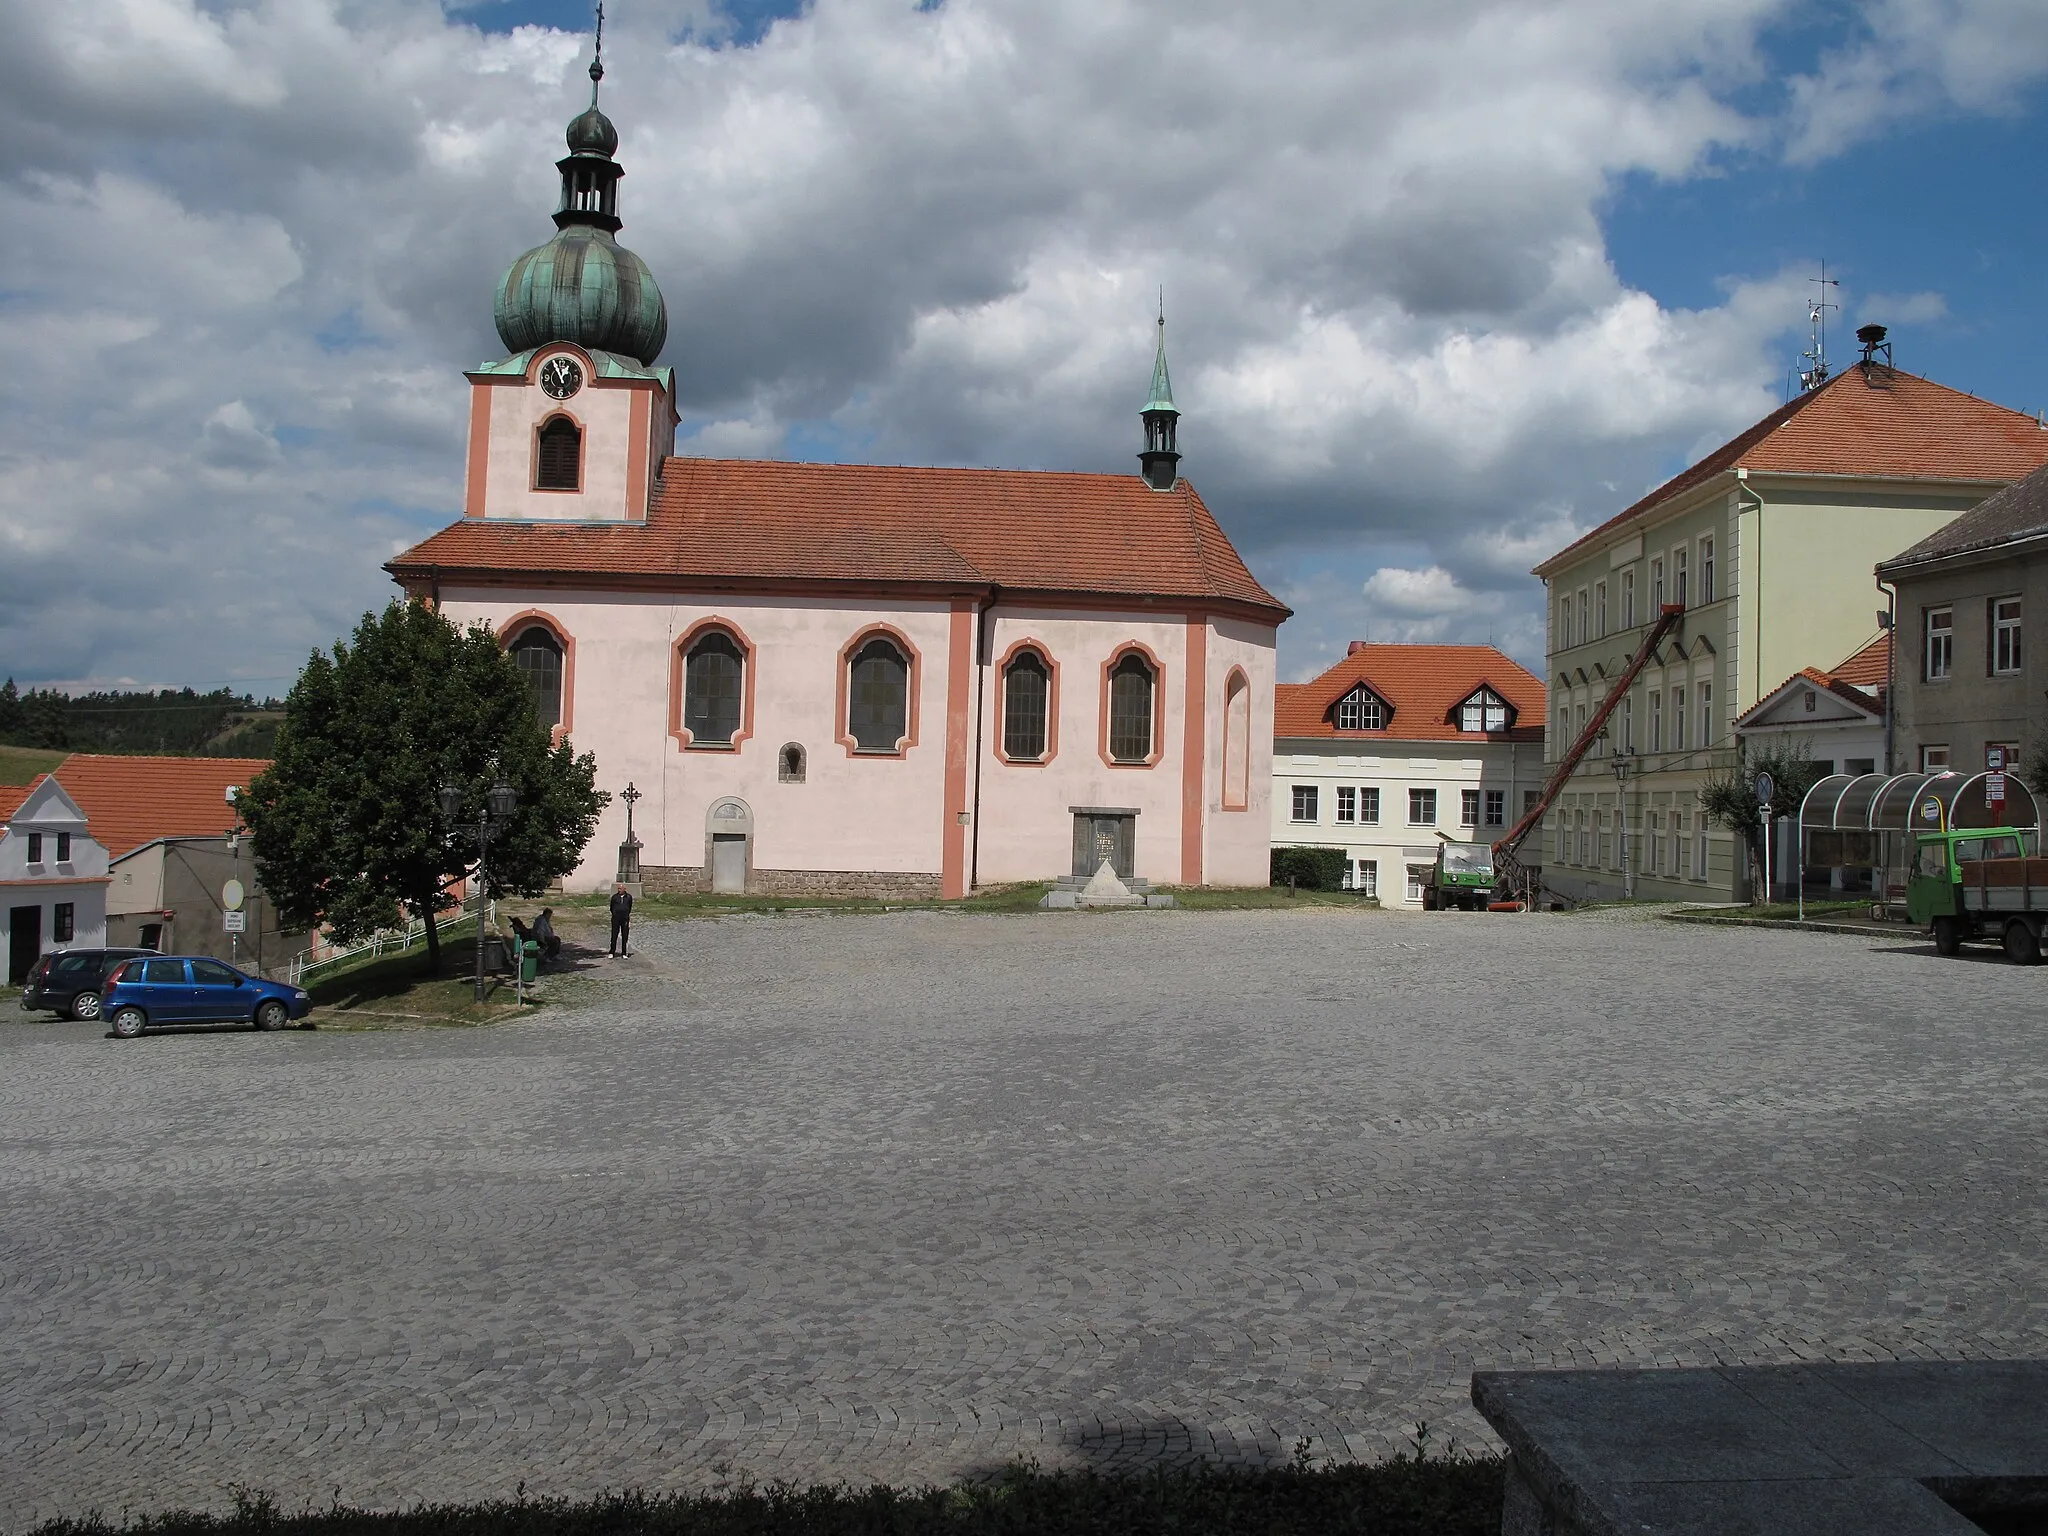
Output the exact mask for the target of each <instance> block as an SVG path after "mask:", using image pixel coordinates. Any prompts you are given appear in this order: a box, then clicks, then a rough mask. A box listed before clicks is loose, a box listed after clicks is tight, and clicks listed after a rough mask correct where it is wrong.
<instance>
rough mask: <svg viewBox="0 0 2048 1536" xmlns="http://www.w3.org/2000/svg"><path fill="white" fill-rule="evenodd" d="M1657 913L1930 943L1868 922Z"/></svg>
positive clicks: (1911, 932) (1678, 919)
mask: <svg viewBox="0 0 2048 1536" xmlns="http://www.w3.org/2000/svg"><path fill="white" fill-rule="evenodd" d="M1659 916H1661V917H1662V918H1663V919H1664V921H1666V922H1667V923H1706V924H1710V925H1712V926H1713V927H1716V928H1789V929H1792V930H1794V931H1797V932H1802V933H1839V934H1843V935H1846V936H1848V937H1851V938H1860V939H1891V940H1893V941H1895V942H1897V943H1901V944H1925V943H1931V942H1932V940H1930V939H1929V938H1928V937H1927V935H1926V934H1924V933H1922V932H1921V931H1920V930H1919V929H1917V928H1904V929H1884V928H1878V927H1875V926H1873V925H1871V924H1869V923H1862V924H1858V923H1831V922H1828V921H1827V920H1826V919H1824V918H1808V919H1807V920H1806V921H1805V922H1801V921H1800V920H1799V919H1798V918H1796V917H1719V916H1716V915H1714V914H1712V913H1708V912H1664V913H1660V914H1659Z"/></svg>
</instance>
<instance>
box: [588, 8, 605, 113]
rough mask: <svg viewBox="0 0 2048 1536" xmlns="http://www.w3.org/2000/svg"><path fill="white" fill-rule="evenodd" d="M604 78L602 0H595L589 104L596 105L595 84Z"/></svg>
mask: <svg viewBox="0 0 2048 1536" xmlns="http://www.w3.org/2000/svg"><path fill="white" fill-rule="evenodd" d="M602 79H604V0H597V43H596V46H595V47H594V48H593V49H592V50H591V54H590V104H591V105H592V106H593V107H594V106H596V105H597V85H598V82H599V81H600V80H602Z"/></svg>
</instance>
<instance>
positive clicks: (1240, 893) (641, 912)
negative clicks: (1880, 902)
mask: <svg viewBox="0 0 2048 1536" xmlns="http://www.w3.org/2000/svg"><path fill="white" fill-rule="evenodd" d="M1048 884H1049V882H1047V881H1033V882H1031V883H1028V884H1024V885H1004V886H994V887H991V888H990V889H988V890H984V891H977V892H976V893H975V894H974V895H972V896H969V897H967V898H966V899H965V900H962V901H881V900H875V899H870V898H866V897H829V896H810V897H799V896H728V895H719V896H714V895H709V894H699V895H690V896H642V897H640V898H639V899H638V900H636V901H635V902H634V903H633V920H634V921H635V922H644V921H648V920H651V919H655V918H690V917H722V916H725V915H727V914H729V913H734V912H769V913H773V912H846V913H861V912H1036V911H1038V910H1040V909H1039V905H1038V904H1039V902H1040V900H1041V899H1043V897H1044V896H1045V892H1046V889H1047V886H1048ZM1154 889H1155V890H1164V891H1167V892H1169V893H1170V894H1171V895H1172V897H1173V899H1174V901H1175V903H1176V904H1177V905H1179V906H1183V907H1192V908H1198V909H1201V910H1223V909H1237V908H1260V909H1264V908H1276V907H1278V908H1285V907H1361V908H1362V907H1364V905H1365V903H1364V902H1363V901H1362V900H1361V899H1360V898H1359V897H1357V896H1355V895H1353V894H1352V893H1351V892H1349V891H1302V892H1300V893H1299V894H1297V895H1294V896H1290V895H1288V894H1287V890H1286V888H1285V887H1284V886H1248V887H1245V888H1243V889H1231V890H1223V889H1218V890H1204V889H1198V888H1193V887H1188V886H1178V885H1176V886H1155V887H1154ZM609 899H610V898H609V897H608V896H605V895H592V896H550V897H548V898H547V899H546V900H545V901H522V902H518V903H516V904H512V905H513V906H514V907H515V908H516V910H517V911H518V913H519V916H520V917H521V919H522V920H524V919H527V918H530V917H531V916H532V915H533V913H535V912H537V911H539V910H540V909H541V908H542V907H544V906H545V907H551V908H552V909H553V910H554V914H555V921H556V924H557V926H560V925H561V924H563V923H565V922H574V923H578V924H584V923H588V924H592V925H595V926H598V927H600V928H602V927H605V926H606V925H607V924H608V922H609V918H608V915H607V911H606V906H605V904H606V902H607V901H608V900H609Z"/></svg>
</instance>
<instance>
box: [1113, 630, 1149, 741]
mask: <svg viewBox="0 0 2048 1536" xmlns="http://www.w3.org/2000/svg"><path fill="white" fill-rule="evenodd" d="M1154 681H1155V679H1154V677H1153V673H1152V667H1151V664H1150V663H1148V662H1147V661H1146V660H1145V658H1144V657H1143V656H1141V655H1139V654H1138V653H1137V652H1136V651H1126V652H1125V653H1124V654H1123V656H1122V657H1120V658H1119V659H1118V661H1117V664H1116V665H1115V666H1114V667H1112V668H1110V671H1109V755H1110V757H1111V758H1112V759H1113V760H1114V761H1116V762H1119V763H1142V762H1144V761H1146V760H1147V759H1148V758H1150V757H1151V756H1152V691H1153V683H1154Z"/></svg>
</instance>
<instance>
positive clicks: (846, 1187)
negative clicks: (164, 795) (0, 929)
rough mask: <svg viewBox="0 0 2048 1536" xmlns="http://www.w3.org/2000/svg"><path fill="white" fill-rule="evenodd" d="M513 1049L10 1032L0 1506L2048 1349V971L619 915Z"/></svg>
mask: <svg viewBox="0 0 2048 1536" xmlns="http://www.w3.org/2000/svg"><path fill="white" fill-rule="evenodd" d="M638 938H639V944H640V946H641V947H640V948H639V950H638V952H637V954H636V956H635V958H633V959H632V960H629V961H622V962H617V963H613V962H609V961H605V960H603V959H602V958H600V959H599V960H598V961H597V962H596V963H595V965H594V966H593V968H592V969H591V970H590V971H589V972H588V973H587V974H585V975H582V976H579V977H577V978H574V979H571V980H568V981H565V982H558V983H555V985H556V987H557V989H558V996H559V999H560V1000H559V1002H558V1003H557V1005H555V1006H551V1007H549V1008H548V1009H546V1010H544V1011H543V1012H542V1013H540V1014H539V1015H537V1016H535V1017H534V1018H532V1019H529V1020H523V1021H519V1022H515V1023H511V1024H506V1025H500V1026H494V1027H490V1028H485V1029H438V1028H422V1029H392V1030H388V1031H356V1032H343V1031H336V1030H327V1031H321V1032H315V1033H299V1032H288V1033H285V1034H281V1035H255V1034H244V1033H207V1034H193V1035H183V1036H161V1037H154V1036H153V1037H146V1038H144V1039H142V1040H139V1041H135V1042H128V1043H124V1042H117V1041H114V1040H112V1039H109V1038H107V1037H106V1036H105V1035H104V1033H103V1030H102V1029H101V1028H99V1027H95V1026H87V1025H80V1024H70V1023H64V1024H58V1023H52V1022H29V1021H27V1018H26V1016H25V1015H24V1016H18V1017H19V1018H20V1020H21V1021H20V1022H17V1021H16V1017H15V1016H10V1017H9V1018H8V1019H7V1020H6V1021H5V1022H4V1023H0V1527H4V1528H6V1529H10V1530H11V1529H17V1528H19V1527H21V1526H23V1525H25V1524H27V1523H28V1522H30V1521H33V1520H35V1519H38V1518H41V1517H44V1516H48V1515H52V1514H55V1513H59V1512H65V1513H77V1512H82V1511H84V1510H86V1509H88V1508H92V1507H99V1508H101V1509H103V1510H106V1511H108V1512H109V1513H117V1512H118V1511H120V1510H121V1509H123V1508H124V1507H132V1508H135V1509H144V1508H158V1507H162V1506H165V1505H168V1504H174V1503H184V1504H193V1505H207V1506H220V1505H222V1504H224V1503H225V1502H226V1500H227V1493H226V1489H227V1487H228V1485H230V1484H236V1483H240V1484H249V1485H254V1486H257V1487H262V1488H268V1489H272V1490H275V1491H277V1492H278V1493H279V1494H280V1495H281V1496H283V1498H285V1499H286V1500H287V1501H289V1502H292V1503H294V1504H295V1503H297V1502H298V1501H300V1500H302V1499H305V1498H311V1499H313V1500H315V1501H316V1502H318V1503H321V1504H324V1503H325V1502H326V1501H327V1499H328V1498H329V1496H330V1495H331V1494H332V1493H333V1492H334V1491H335V1490H336V1489H338V1490H339V1492H340V1496H341V1497H342V1498H343V1499H345V1500H354V1501H360V1502H364V1503H369V1504H381V1505H391V1504H397V1503H401V1502H407V1501H411V1500H414V1499H420V1498H426V1499H458V1498H460V1499H468V1498H474V1497H478V1496H485V1495H492V1494H509V1493H510V1492H511V1491H512V1490H513V1489H514V1488H515V1487H516V1486H517V1485H519V1484H520V1483H522V1482H524V1483H525V1484H526V1485H527V1487H528V1488H529V1490H530V1491H545V1492H559V1493H566V1494H576V1493H586V1492H591V1491H595V1490H598V1489H601V1488H607V1487H609V1488H618V1487H622V1486H626V1485H640V1486H648V1487H663V1486H676V1485H681V1484H690V1483H703V1482H708V1481H711V1480H714V1479H715V1478H717V1477H719V1476H721V1475H733V1474H737V1473H739V1472H742V1471H744V1472H747V1473H751V1474H753V1475H754V1476H756V1477H758V1478H772V1477H785V1478H792V1479H802V1480H809V1479H819V1478H824V1479H833V1478H846V1479H852V1480H864V1479H869V1478H880V1479H890V1480H903V1479H924V1478H931V1479H947V1478H951V1477H954V1476H957V1475H961V1474H968V1473H973V1472H976V1471H978V1470H982V1469H987V1468H990V1467H993V1466H997V1465H1000V1464H1001V1463H1003V1462H1005V1461H1007V1460H1010V1459H1012V1458H1016V1457H1035V1458H1037V1459H1038V1460H1040V1461H1041V1462H1043V1463H1045V1464H1048V1465H1053V1464H1087V1465H1097V1466H1124V1465H1133V1464H1138V1463H1143V1462H1148V1461H1157V1460H1177V1459H1186V1458H1189V1457H1195V1456H1204V1457H1214V1458H1219V1459H1223V1460H1232V1461H1244V1460H1259V1459H1269V1458H1277V1457H1283V1456H1284V1455H1285V1454H1286V1453H1287V1451H1288V1449H1289V1448H1290V1447H1291V1446H1292V1444H1293V1443H1294V1441H1295V1440H1297V1439H1298V1438H1300V1437H1303V1436H1308V1437H1313V1440H1314V1449H1315V1451H1316V1452H1317V1453H1318V1454H1333V1455H1339V1456H1375V1455H1378V1454H1381V1453H1383V1452H1384V1451H1386V1450H1387V1449H1389V1448H1390V1447H1392V1446H1395V1445H1398V1444H1401V1443H1403V1441H1404V1440H1405V1438H1406V1435H1407V1433H1408V1431H1409V1430H1410V1429H1411V1428H1412V1426H1413V1425H1414V1424H1415V1423H1416V1421H1417V1420H1427V1421H1428V1422H1429V1423H1430V1425H1431V1434H1432V1439H1433V1440H1434V1441H1436V1442H1438V1443H1441V1442H1442V1441H1444V1440H1446V1439H1449V1438H1452V1437H1456V1438H1458V1439H1459V1440H1461V1441H1464V1442H1467V1443H1481V1442H1483V1441H1484V1439H1485V1436H1484V1433H1483V1431H1482V1429H1481V1428H1480V1425H1479V1421H1478V1419H1477V1417H1476V1415H1474V1414H1473V1412H1472V1411H1471V1409H1470V1408H1469V1407H1468V1406H1467V1404H1466V1396H1465V1394H1466V1390H1467V1381H1468V1377H1469V1375H1470V1373H1471V1372H1472V1371H1473V1370H1474V1369H1475V1368H1491V1367H1512V1366H1546V1365H1560V1366H1562V1365H1589V1364H1607V1363H1619V1362H1636V1363H1643V1364H1674V1365H1675V1364H1706V1363H1712V1362H1766V1361H1787V1360H1800V1359H1815V1358H1828V1359H1838V1360H1865V1359H1883V1358H1890V1357H1908V1356H1918V1357H1944V1358H1948V1357H1961V1356H1975V1357H1994V1356H2007V1357H2009V1356H2023V1355H2040V1354H2042V1353H2043V1352H2044V1351H2048V1301H2044V1295H2043V1286H2042V1279H2043V1275H2042V1252H2043V1235H2044V1231H2048V1213H2044V1210H2043V1205H2042V1190H2041V1171H2040V1170H2041V1161H2042V1147H2043V1133H2044V1131H2048V1008H2044V1007H2043V996H2044V986H2048V981H2044V976H2048V973H2044V972H2042V971H2039V970H2034V971H2029V970H2022V969H2019V968H2016V967H2012V966H2009V965H2006V964H2004V963H2002V962H2000V961H1996V960H1992V959H1989V958H1986V959H1982V960H1941V959H1939V958H1937V957H1936V956H1935V955H1934V954H1933V952H1932V949H1931V947H1930V946H1928V945H1927V944H1926V943H1924V942H1919V941H1914V940H1912V939H1911V938H1910V937H1908V938H1907V939H1906V941H1904V942H1899V943H1887V942H1874V941H1866V940H1862V939H1852V938H1842V937H1835V936H1826V935H1816V934H1806V933H1793V932H1777V931H1756V930H1746V929H1731V928H1705V929H1702V928H1687V927H1681V926H1679V925H1676V924H1671V923H1666V922H1661V921H1655V920H1645V919H1641V918H1638V917H1634V916H1633V915H1631V916H1628V917H1608V916H1603V915H1600V914H1588V915H1581V916H1575V917H1551V916H1534V917H1522V918H1510V917H1487V916H1458V915H1454V914H1445V915H1443V916H1439V917H1432V918H1416V917H1400V916H1392V915H1380V914H1374V913H1366V912H1350V911H1344V910H1335V909H1318V910H1313V911H1302V912H1284V911H1283V912H1241V913H1228V912H1218V913H1200V912H1126V913H1114V914H1099V915H1087V914H1083V915H1075V914H1047V915H1043V916H1029V917H969V916H960V915H954V914H940V913H905V914H896V915H890V916H883V917H867V918H856V917H844V916H783V917H745V918H739V917H735V918H729V919H724V920H716V921H701V922H691V923H670V924H653V923H649V924H643V925H641V932H640V933H639V935H638Z"/></svg>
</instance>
